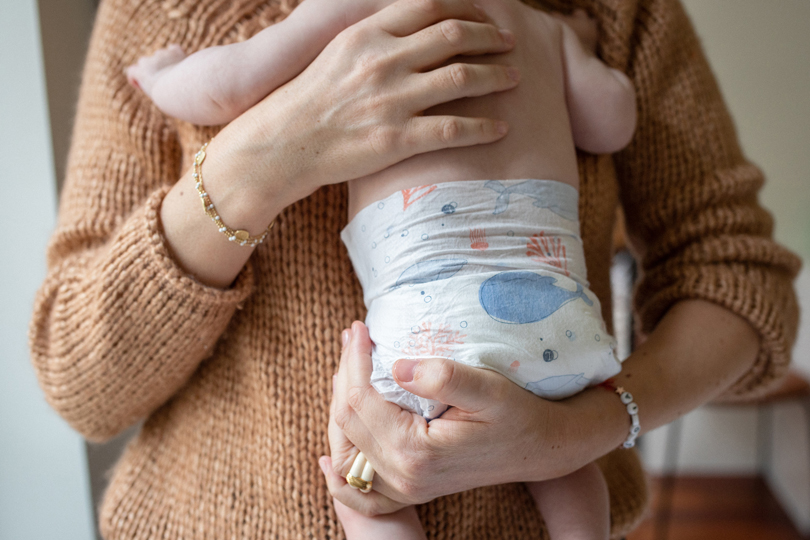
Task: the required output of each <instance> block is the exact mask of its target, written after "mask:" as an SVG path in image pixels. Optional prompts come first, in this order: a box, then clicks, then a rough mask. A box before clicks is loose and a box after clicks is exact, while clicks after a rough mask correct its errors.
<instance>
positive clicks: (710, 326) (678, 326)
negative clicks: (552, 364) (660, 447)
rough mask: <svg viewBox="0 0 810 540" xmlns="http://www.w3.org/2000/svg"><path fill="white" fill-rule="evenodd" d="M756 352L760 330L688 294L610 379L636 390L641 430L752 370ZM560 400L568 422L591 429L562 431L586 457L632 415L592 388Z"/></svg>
mask: <svg viewBox="0 0 810 540" xmlns="http://www.w3.org/2000/svg"><path fill="white" fill-rule="evenodd" d="M758 351H759V337H758V335H757V333H756V332H755V330H754V329H753V327H751V326H750V325H749V324H748V322H747V321H745V320H744V319H742V318H741V317H739V316H737V315H735V314H734V313H732V312H731V311H729V310H727V309H725V308H723V307H720V306H718V305H716V304H713V303H710V302H706V301H703V300H685V301H681V302H679V303H677V304H675V305H674V306H673V307H672V308H671V309H670V310H669V311H668V312H667V314H666V315H665V316H664V318H663V319H661V321H660V322H659V324H658V326H657V327H656V329H655V330H654V331H653V332H652V333H651V334H650V335H649V336H648V338H647V340H646V341H645V342H644V343H643V344H642V345H641V346H640V347H639V348H638V349H637V350H636V351H634V352H633V354H632V355H630V357H629V358H628V359H627V360H626V361H625V362H624V364H623V366H622V372H621V373H620V374H619V375H617V376H616V377H614V378H613V381H614V382H615V384H616V386H621V387H623V388H624V389H625V390H627V391H628V392H630V393H632V394H633V398H634V399H635V402H636V403H637V404H638V407H639V419H640V422H641V428H642V433H644V432H647V431H650V430H652V429H655V428H657V427H659V426H662V425H665V424H667V423H669V422H671V421H673V420H675V419H676V418H678V417H679V416H682V415H684V414H686V413H687V412H689V411H691V410H693V409H695V408H697V407H699V406H700V405H702V404H704V403H706V402H708V401H711V400H712V399H714V398H716V397H717V396H718V395H719V394H720V393H722V392H723V391H724V390H725V389H726V388H728V387H729V386H731V385H732V384H733V383H734V382H735V381H736V380H737V379H739V378H740V377H741V376H742V375H743V374H744V373H745V372H746V371H747V370H748V369H750V367H751V366H752V365H753V363H754V360H755V359H756V356H757V353H758ZM563 405H564V407H565V409H566V411H567V413H568V414H570V417H571V418H575V419H577V420H576V422H568V427H567V429H571V430H583V431H584V432H585V433H589V434H590V435H588V436H587V437H586V436H583V435H581V434H580V433H569V434H568V435H567V436H566V438H568V440H570V441H572V442H573V441H583V444H582V445H581V448H579V449H578V450H579V451H580V452H583V453H584V455H583V456H582V461H583V462H587V461H590V460H593V459H596V458H598V457H600V456H601V455H603V454H605V453H606V452H607V451H609V450H612V449H613V448H617V447H618V446H619V445H621V443H622V442H623V441H624V440H625V438H626V437H627V434H628V430H629V427H630V420H629V416H628V414H627V411H626V410H625V408H624V406H623V405H622V404H621V402H620V400H619V398H618V396H617V395H615V394H614V393H613V392H610V391H607V390H606V389H604V388H592V389H590V390H588V391H585V392H582V393H581V394H578V395H577V396H575V397H573V398H571V399H569V400H566V402H564V404H563ZM569 437H570V438H569ZM574 450H577V449H574Z"/></svg>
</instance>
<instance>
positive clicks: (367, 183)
mask: <svg viewBox="0 0 810 540" xmlns="http://www.w3.org/2000/svg"><path fill="white" fill-rule="evenodd" d="M480 4H481V5H482V7H483V8H484V9H485V10H486V12H487V14H488V15H489V16H490V17H491V18H492V19H493V21H494V23H495V24H496V25H498V26H499V27H503V28H508V29H509V30H511V31H512V32H513V33H514V35H515V40H516V44H515V48H514V49H513V50H512V51H510V52H509V53H506V54H499V55H489V56H484V57H471V58H460V59H459V58H457V59H454V61H462V62H474V63H481V64H484V63H496V64H505V65H511V66H516V67H517V68H518V69H519V70H520V74H521V80H520V84H519V85H518V86H517V87H516V88H514V89H512V90H508V91H506V92H500V93H496V94H490V95H487V96H482V97H477V98H466V99H462V100H457V101H455V102H451V103H446V104H442V105H440V106H437V107H434V108H432V109H430V110H428V111H426V114H428V115H445V114H449V115H458V116H466V117H487V118H495V119H499V120H505V121H506V122H508V123H509V133H508V134H507V135H506V137H504V138H503V139H501V140H500V141H498V142H495V143H492V144H488V145H478V146H471V147H464V148H452V149H446V150H440V151H437V152H431V153H427V154H421V155H417V156H414V157H412V158H410V159H408V160H405V161H402V162H400V163H398V164H396V165H394V166H392V167H389V168H388V169H385V170H383V171H380V172H378V173H375V174H372V175H369V176H366V177H363V178H359V179H355V180H352V181H351V182H350V183H349V219H351V218H352V217H354V215H355V214H356V213H357V212H358V211H359V210H360V209H362V208H364V207H365V206H367V205H369V204H371V203H372V202H374V201H377V200H380V199H383V198H385V197H387V196H388V195H390V194H391V193H394V192H396V191H399V190H402V189H406V188H412V187H416V186H420V185H425V184H434V183H436V182H452V181H459V180H479V179H491V180H506V179H517V178H545V179H551V180H557V181H560V182H564V183H566V184H569V185H571V186H573V187H575V188H578V174H577V163H576V151H575V148H574V142H573V136H572V133H571V126H570V121H569V117H568V110H567V107H566V100H565V86H564V82H563V73H564V71H563V70H564V68H563V61H562V54H561V47H562V43H561V30H560V23H559V22H557V21H556V20H554V19H553V18H551V17H549V16H548V15H546V14H545V13H542V12H540V11H538V10H535V9H532V8H530V7H528V6H526V5H524V4H522V3H520V2H518V1H517V0H484V1H482V2H480Z"/></svg>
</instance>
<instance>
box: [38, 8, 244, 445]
mask: <svg viewBox="0 0 810 540" xmlns="http://www.w3.org/2000/svg"><path fill="white" fill-rule="evenodd" d="M148 4H149V5H151V4H155V6H153V7H156V5H157V4H158V3H157V2H154V3H150V2H123V1H117V0H113V1H110V2H102V5H101V6H100V9H99V13H98V16H97V20H96V25H95V27H94V30H93V36H92V38H91V44H90V50H89V53H88V58H87V61H86V65H85V70H84V74H83V80H82V87H81V91H80V99H79V105H78V110H77V118H76V125H75V129H74V134H73V141H72V146H71V150H70V155H69V160H68V172H67V178H66V182H65V187H64V191H63V193H62V197H61V201H60V212H59V219H58V224H57V229H56V231H55V233H54V234H53V237H52V239H51V242H50V245H49V247H48V274H47V277H46V279H45V281H44V283H43V285H42V286H41V288H40V290H39V292H38V294H37V297H36V300H35V306H34V313H33V318H32V321H31V325H30V336H29V338H30V347H31V357H32V361H33V364H34V367H35V370H36V373H37V376H38V378H39V382H40V385H41V387H42V389H43V390H44V392H45V395H46V398H47V400H48V402H49V403H50V404H51V406H53V407H54V409H56V411H57V412H58V413H59V414H60V415H62V417H64V418H65V419H66V420H67V421H68V422H69V423H70V424H71V425H72V426H73V427H74V428H75V429H76V430H78V431H79V432H81V433H82V434H83V435H84V436H85V437H87V438H89V439H92V440H103V439H106V438H109V437H111V436H113V435H115V434H116V433H118V432H120V431H121V430H123V429H124V428H126V427H127V426H129V425H131V424H133V423H134V422H136V421H137V420H139V419H141V418H143V417H145V416H146V415H148V414H150V413H151V412H152V411H154V410H155V409H156V408H157V407H159V406H160V405H161V404H163V403H164V402H166V401H167V400H168V399H169V398H170V397H171V396H172V395H173V394H174V393H175V392H176V391H177V390H178V389H179V388H180V387H181V386H182V385H183V384H184V383H185V382H186V381H187V380H188V378H189V377H190V376H191V374H192V373H193V372H194V371H195V369H196V368H197V366H198V365H199V363H200V362H201V361H202V360H203V359H204V358H206V357H207V356H209V355H210V354H211V353H212V352H213V348H214V346H215V344H216V342H217V340H218V339H219V337H220V335H221V334H222V332H223V331H224V330H225V328H226V326H227V325H228V323H229V321H230V319H231V317H232V315H233V313H234V310H235V309H236V308H237V306H238V305H239V303H240V302H242V301H243V300H244V299H245V298H246V297H247V295H248V294H249V293H250V290H251V286H252V274H251V270H250V265H247V266H246V267H245V269H244V270H243V271H242V273H241V274H240V275H239V276H238V277H237V279H236V280H235V282H234V284H233V285H232V287H231V288H230V289H229V290H219V289H214V288H211V287H207V286H204V285H202V284H200V283H199V282H197V281H195V280H194V279H193V278H192V277H190V276H188V275H185V274H184V273H183V272H182V270H180V268H179V267H178V266H177V265H176V264H175V262H174V261H173V260H172V258H171V256H170V254H169V252H168V250H167V247H166V244H165V240H164V238H163V236H162V232H161V227H160V222H159V215H160V205H161V202H162V200H163V197H164V195H165V194H166V192H167V191H168V189H169V187H170V186H171V184H172V183H174V182H176V181H177V178H178V177H179V176H180V166H181V165H180V161H181V150H180V147H179V144H178V141H177V133H176V131H175V130H174V129H173V127H172V126H171V124H170V123H169V122H168V121H167V120H166V118H165V117H164V116H163V115H162V114H161V113H160V112H159V111H158V110H157V109H156V108H154V107H153V106H152V105H151V104H150V103H149V102H148V101H147V98H145V97H144V96H143V95H142V94H141V93H140V92H138V91H137V90H135V89H134V88H132V87H131V86H129V85H128V84H127V82H126V79H125V77H124V74H123V67H124V66H126V65H128V64H129V63H131V62H133V61H134V60H135V58H137V56H138V55H139V54H142V53H143V52H144V51H145V50H144V47H149V46H155V44H154V43H151V44H150V43H148V42H149V40H150V39H152V40H154V36H151V35H150V34H149V32H148V30H149V29H150V28H155V27H156V26H157V23H156V21H154V20H150V18H149V17H150V15H148V12H150V11H149V10H147V11H143V10H141V11H140V12H139V13H135V12H134V11H136V10H138V9H140V8H144V9H145V7H147V5H148ZM155 11H157V12H159V11H160V10H159V9H157V10H152V11H151V12H155ZM161 45H163V44H157V45H156V46H161Z"/></svg>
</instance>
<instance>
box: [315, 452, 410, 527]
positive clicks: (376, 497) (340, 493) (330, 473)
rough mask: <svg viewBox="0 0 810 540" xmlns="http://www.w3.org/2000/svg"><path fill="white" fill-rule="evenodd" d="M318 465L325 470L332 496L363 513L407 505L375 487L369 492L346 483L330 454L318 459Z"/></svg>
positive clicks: (371, 514)
mask: <svg viewBox="0 0 810 540" xmlns="http://www.w3.org/2000/svg"><path fill="white" fill-rule="evenodd" d="M318 465H320V467H321V471H323V475H324V477H325V478H326V485H327V487H328V488H329V493H331V494H332V497H334V498H335V499H336V500H337V501H339V502H340V503H342V504H345V505H346V506H348V507H349V508H353V509H355V510H357V511H358V512H360V513H361V514H363V515H366V516H377V515H380V514H390V513H391V512H396V511H397V510H399V509H400V508H403V507H405V506H406V505H405V504H403V503H399V502H396V501H393V500H391V499H389V498H388V497H386V496H385V495H382V494H380V493H378V492H377V491H376V490H374V489H372V490H371V491H369V492H368V493H363V492H361V491H360V490H359V489H354V488H353V487H351V486H350V485H349V484H347V483H346V479H345V477H344V476H341V475H340V474H339V473H338V472H336V471H335V470H334V469H333V468H332V460H331V459H330V458H329V457H328V456H322V457H321V458H320V459H319V460H318Z"/></svg>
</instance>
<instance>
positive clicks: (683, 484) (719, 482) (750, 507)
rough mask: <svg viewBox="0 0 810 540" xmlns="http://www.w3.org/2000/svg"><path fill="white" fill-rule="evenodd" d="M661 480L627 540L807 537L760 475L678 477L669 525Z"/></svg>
mask: <svg viewBox="0 0 810 540" xmlns="http://www.w3.org/2000/svg"><path fill="white" fill-rule="evenodd" d="M661 484H662V482H661V480H657V479H653V485H652V490H653V503H652V504H653V510H652V511H651V515H650V517H649V518H648V519H647V520H646V521H645V522H644V523H642V524H641V526H640V527H639V528H638V529H637V530H636V531H634V532H633V533H632V534H630V535H628V537H627V540H704V539H705V540H725V539H730V540H731V539H733V540H808V539H806V538H804V537H802V536H801V535H800V534H799V533H798V531H797V530H796V529H795V528H794V527H793V525H792V524H791V522H790V521H789V520H788V517H787V515H786V514H785V512H784V511H783V510H782V508H781V507H780V506H779V505H778V503H777V502H776V499H775V498H774V497H773V495H772V494H771V492H770V490H769V489H768V487H767V486H766V484H765V482H764V481H763V480H762V479H761V478H759V477H753V476H752V477H679V478H678V479H677V481H676V483H675V488H674V491H672V493H673V497H672V505H671V508H672V512H671V519H670V525H669V527H668V528H667V529H664V528H663V527H662V524H663V523H664V519H663V518H664V516H663V512H662V511H661V506H662V504H661V503H662V499H663V497H662V496H661ZM665 533H666V534H665Z"/></svg>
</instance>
